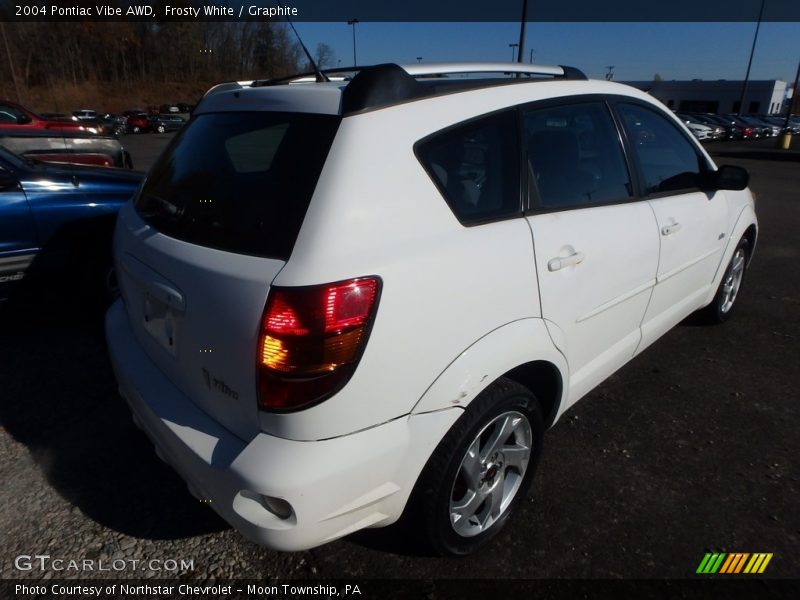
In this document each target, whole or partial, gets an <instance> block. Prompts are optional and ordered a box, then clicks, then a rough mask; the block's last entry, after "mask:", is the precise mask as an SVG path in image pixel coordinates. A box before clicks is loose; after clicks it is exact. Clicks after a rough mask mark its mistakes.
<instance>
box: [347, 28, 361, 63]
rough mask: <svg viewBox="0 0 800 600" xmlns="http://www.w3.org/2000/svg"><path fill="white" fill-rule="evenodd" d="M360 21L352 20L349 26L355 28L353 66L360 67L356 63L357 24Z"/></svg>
mask: <svg viewBox="0 0 800 600" xmlns="http://www.w3.org/2000/svg"><path fill="white" fill-rule="evenodd" d="M358 22H359V20H358V19H350V20H349V21H348V22H347V24H348V25H352V26H353V66H354V67H355V66H358V62H357V61H356V23H358Z"/></svg>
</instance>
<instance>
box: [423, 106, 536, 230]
mask: <svg viewBox="0 0 800 600" xmlns="http://www.w3.org/2000/svg"><path fill="white" fill-rule="evenodd" d="M416 152H417V156H418V158H419V160H420V162H421V163H422V165H423V166H424V167H425V170H426V171H427V172H428V174H429V175H430V176H431V179H433V181H434V182H435V183H436V186H437V187H438V188H439V191H440V192H441V193H442V195H443V196H444V198H445V200H446V201H447V204H448V205H449V206H450V208H451V209H452V211H453V213H455V215H456V217H457V218H458V220H459V221H461V223H463V224H465V225H468V224H475V223H480V222H486V221H493V220H498V219H503V218H507V217H512V216H515V215H519V214H521V200H520V179H519V142H518V136H517V124H516V115H515V113H514V111H505V112H502V113H497V114H493V115H488V116H486V117H481V118H479V119H475V120H473V121H470V122H468V123H464V124H462V125H457V126H455V127H451V128H449V129H447V130H445V131H443V132H440V133H436V134H434V135H433V136H431V137H429V138H426V139H424V140H422V141H420V142H419V143H418V144H417V147H416Z"/></svg>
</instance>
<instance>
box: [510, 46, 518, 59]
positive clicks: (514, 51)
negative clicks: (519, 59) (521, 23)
mask: <svg viewBox="0 0 800 600" xmlns="http://www.w3.org/2000/svg"><path fill="white" fill-rule="evenodd" d="M508 47H509V48H511V62H514V56H516V54H517V52H516V50H515V48H518V47H519V44H509V45H508Z"/></svg>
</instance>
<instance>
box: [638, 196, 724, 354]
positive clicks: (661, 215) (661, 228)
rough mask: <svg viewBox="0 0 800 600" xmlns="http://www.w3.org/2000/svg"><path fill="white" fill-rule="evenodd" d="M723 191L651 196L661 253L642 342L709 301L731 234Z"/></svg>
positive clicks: (644, 342) (656, 336)
mask: <svg viewBox="0 0 800 600" xmlns="http://www.w3.org/2000/svg"><path fill="white" fill-rule="evenodd" d="M725 194H726V192H715V193H713V194H705V193H703V192H691V193H684V194H675V195H669V196H666V197H663V198H658V199H655V200H648V201H647V203H648V204H649V205H650V207H651V208H652V209H653V213H654V214H655V215H656V220H657V221H658V234H659V238H660V244H661V253H660V258H659V263H658V275H657V280H656V286H655V288H654V290H653V296H652V298H651V300H650V305H649V306H648V307H647V314H646V315H645V317H644V320H643V322H642V345H643V347H644V346H648V345H650V344H651V343H652V342H653V341H654V340H655V339H657V338H659V337H661V335H663V334H664V333H665V332H666V331H667V330H668V329H670V328H671V327H672V326H673V325H674V324H675V323H677V322H679V321H680V320H681V319H683V318H684V317H685V316H686V315H688V314H690V313H691V312H692V311H694V310H696V309H698V308H701V307H702V306H704V305H705V304H706V302H705V299H706V297H707V296H708V291H709V286H711V284H712V280H713V277H714V273H715V272H716V270H717V266H718V265H719V264H720V261H721V259H722V250H723V248H724V244H725V238H726V237H727V235H728V203H727V201H726V199H725Z"/></svg>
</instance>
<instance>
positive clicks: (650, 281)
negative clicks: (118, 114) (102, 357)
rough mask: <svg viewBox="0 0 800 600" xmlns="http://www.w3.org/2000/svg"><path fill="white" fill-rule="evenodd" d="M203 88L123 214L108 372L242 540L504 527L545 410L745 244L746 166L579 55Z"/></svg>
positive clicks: (693, 301)
mask: <svg viewBox="0 0 800 600" xmlns="http://www.w3.org/2000/svg"><path fill="white" fill-rule="evenodd" d="M329 75H330V77H328V76H327V75H325V74H321V73H317V74H315V75H311V76H298V77H295V78H292V79H286V80H281V81H252V82H239V83H228V84H222V85H219V86H217V87H215V88H213V89H212V90H210V91H209V92H208V93H207V94H206V96H205V97H204V98H203V100H202V101H201V102H200V104H199V105H198V107H197V109H196V110H195V112H194V114H193V117H192V119H191V121H190V123H189V124H188V125H187V126H186V127H185V128H184V129H183V130H182V131H180V132H179V133H178V134H177V135H176V137H175V138H174V140H173V141H172V143H171V144H170V146H169V148H168V149H167V150H166V151H165V152H164V154H163V155H162V156H161V157H160V159H159V160H158V162H157V164H155V166H154V167H153V168H152V170H151V171H150V173H149V175H148V176H147V179H146V181H145V182H144V183H143V185H142V188H141V189H140V191H139V192H138V193H137V195H136V197H135V198H134V200H133V202H131V203H130V204H129V205H127V206H126V207H125V208H123V210H122V211H121V212H120V215H119V221H118V224H117V230H116V236H115V244H114V253H115V261H116V265H117V269H118V274H119V281H120V286H121V291H122V298H121V300H119V301H118V302H117V303H116V304H115V305H114V306H112V307H111V309H110V310H109V312H108V315H107V319H106V328H107V337H108V345H109V349H110V353H111V357H112V361H113V364H114V369H115V371H116V375H117V378H118V380H119V389H120V392H121V393H122V395H123V396H124V397H125V399H126V400H127V402H128V403H129V404H130V407H131V409H132V411H133V414H134V419H135V421H136V423H137V424H138V425H139V426H140V427H141V428H142V429H143V430H144V431H145V433H146V434H147V435H148V436H149V437H150V439H151V440H152V442H153V443H154V445H155V447H156V452H157V453H158V454H159V456H160V457H162V458H163V459H164V460H166V461H167V462H168V463H169V464H170V465H172V466H173V467H174V468H175V470H176V471H178V473H180V475H181V476H182V477H183V478H184V479H185V480H186V481H187V483H188V485H189V488H190V490H191V491H192V492H193V493H194V494H195V495H196V496H198V497H199V498H201V499H204V500H208V501H210V504H211V506H212V507H213V508H214V509H215V510H216V511H217V512H218V513H219V514H220V515H222V517H224V518H225V519H226V520H227V521H228V522H230V523H231V524H232V525H233V526H234V527H235V528H237V529H238V530H239V531H241V532H242V533H243V534H244V535H246V536H247V537H249V538H251V539H253V540H255V541H257V542H259V543H262V544H265V545H267V546H269V547H271V548H277V549H282V550H299V549H304V548H309V547H312V546H316V545H319V544H323V543H325V542H328V541H331V540H334V539H337V538H340V537H342V536H345V535H347V534H350V533H352V532H354V531H357V530H359V529H362V528H365V527H380V526H384V525H388V524H390V523H392V522H394V521H396V520H397V519H399V518H400V517H401V516H403V518H404V519H408V520H409V522H410V523H412V524H413V527H412V528H410V530H413V531H415V532H418V533H419V534H420V537H421V538H422V539H424V540H427V542H428V543H429V545H430V546H431V547H432V549H434V550H435V551H437V552H439V553H441V554H449V555H463V554H467V553H469V552H472V551H474V550H476V549H477V548H479V547H480V546H482V545H483V544H485V543H486V542H487V541H489V540H490V539H491V538H492V537H493V536H494V535H496V534H497V533H498V531H499V530H500V529H501V528H502V527H503V525H504V524H505V523H506V522H507V521H508V518H509V516H510V515H511V514H512V512H513V510H514V509H515V507H516V506H517V505H519V503H520V501H521V500H522V498H523V497H524V496H525V493H526V491H527V489H528V487H529V485H530V482H531V479H532V477H533V474H534V470H535V468H536V463H537V459H538V458H539V455H540V453H541V449H542V433H543V430H544V429H545V428H546V427H549V426H551V425H552V424H553V423H555V422H556V420H557V419H558V418H559V416H560V415H561V414H562V413H563V412H564V411H565V410H566V409H567V408H568V407H569V406H570V405H572V404H573V403H574V402H575V401H577V400H578V399H579V398H581V397H582V396H584V395H585V394H586V393H587V392H589V391H590V390H591V389H592V388H594V387H595V386H597V385H598V384H599V383H600V382H601V381H603V380H604V379H605V378H606V377H608V376H609V375H611V374H612V373H613V372H614V371H616V370H617V369H619V368H620V367H621V366H622V365H624V364H625V363H626V362H627V361H629V360H630V359H631V358H632V357H634V356H636V355H637V354H638V353H640V352H642V350H643V349H644V348H646V347H647V346H648V345H650V344H651V343H652V342H654V341H655V340H656V339H658V337H659V336H661V335H662V334H664V333H665V332H666V331H667V330H669V329H670V328H671V327H672V326H674V325H675V324H676V323H678V322H679V321H681V320H682V319H683V318H684V317H686V316H687V315H689V314H690V313H692V312H694V311H698V310H701V309H702V311H703V314H704V316H705V317H706V318H707V319H709V320H710V321H716V322H720V321H724V320H726V319H727V318H728V317H729V316H730V315H731V312H732V311H733V308H734V302H735V300H736V297H737V293H738V291H739V288H740V285H741V283H742V278H743V275H744V272H745V268H746V266H747V264H748V261H749V259H750V257H751V255H752V253H753V249H754V247H755V243H756V234H757V222H756V215H755V212H754V206H753V197H752V195H751V194H750V192H749V191H748V189H747V180H748V177H747V173H746V171H744V170H743V169H740V168H738V167H721V168H717V167H716V166H715V165H714V163H713V162H712V160H711V159H710V158H709V156H708V155H707V154H706V153H705V151H704V150H703V148H702V147H701V146H700V145H699V144H698V143H697V142H696V141H695V140H694V139H693V137H692V135H691V134H690V133H689V131H688V130H687V129H686V127H685V126H684V125H683V124H682V123H681V122H680V121H679V120H678V119H677V118H676V117H674V116H673V115H672V114H670V112H669V111H667V110H666V109H665V108H664V107H663V106H662V105H661V104H660V103H658V101H656V100H654V99H653V98H651V97H650V96H648V95H647V94H645V93H642V92H640V91H638V90H635V89H632V88H630V87H626V86H623V85H619V84H615V83H611V82H606V81H588V80H586V77H585V76H584V75H583V74H582V73H581V72H580V71H578V70H576V69H573V68H570V67H544V66H538V65H521V64H513V63H512V64H504V63H477V64H438V65H437V64H428V65H424V64H418V65H410V66H405V67H400V66H398V65H394V64H386V65H377V66H373V67H368V68H361V69H350V70H339V71H336V72H330V73H329Z"/></svg>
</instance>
